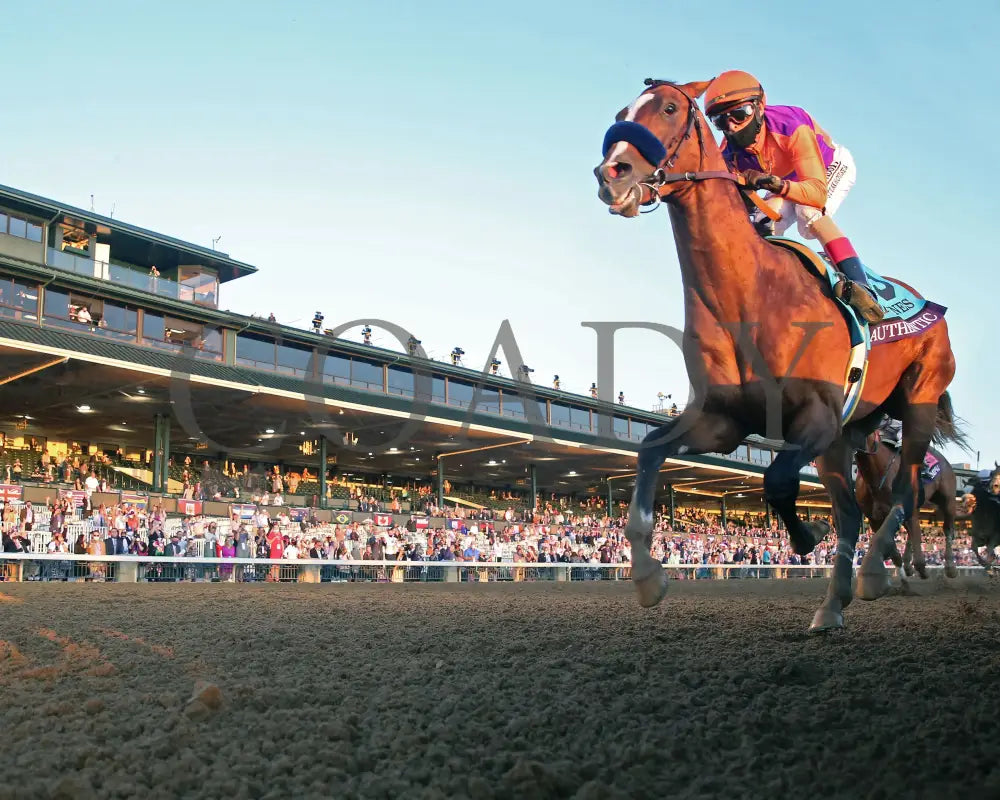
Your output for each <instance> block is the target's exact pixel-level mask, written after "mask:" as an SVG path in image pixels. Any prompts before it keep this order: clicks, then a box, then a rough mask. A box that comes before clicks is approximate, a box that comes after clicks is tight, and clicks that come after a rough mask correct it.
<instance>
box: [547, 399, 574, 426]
mask: <svg viewBox="0 0 1000 800" xmlns="http://www.w3.org/2000/svg"><path fill="white" fill-rule="evenodd" d="M569 420H570V414H569V406H564V405H561V404H560V403H553V404H552V422H551V424H552V425H558V426H559V427H562V428H568V427H569Z"/></svg>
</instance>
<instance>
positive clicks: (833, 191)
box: [756, 144, 858, 239]
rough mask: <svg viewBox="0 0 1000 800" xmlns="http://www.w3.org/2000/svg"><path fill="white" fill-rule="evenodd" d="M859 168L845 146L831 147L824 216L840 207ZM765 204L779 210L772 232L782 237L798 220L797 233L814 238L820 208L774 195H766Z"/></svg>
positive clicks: (807, 237) (820, 212) (830, 215)
mask: <svg viewBox="0 0 1000 800" xmlns="http://www.w3.org/2000/svg"><path fill="white" fill-rule="evenodd" d="M857 176H858V171H857V169H856V167H855V166H854V158H853V156H851V153H850V151H849V150H848V149H847V148H846V147H841V146H840V145H839V144H834V146H833V161H832V162H830V166H829V168H828V169H827V171H826V215H827V216H828V217H832V216H833V213H834V212H835V211H836V210H837V209H838V208H840V204H841V203H843V202H844V198H845V197H847V193H848V192H849V191H851V187H852V186H854V181H855V180H856V179H857ZM765 199H766V200H767V203H768V205H769V206H771V208H773V209H774V210H775V211H780V212H781V219H779V220H778V221H777V222H775V223H774V233H775V234H776V235H777V236H781V235H782V234H784V232H785V231H787V230H788V229H789V228H790V227H792V223H796V222H797V223H798V227H799V235H800V236H801V237H802V238H803V239H815V238H816V235H815V234H814V233H813V232H812V224H813V222H815V221H816V220H817V219H819V218H820V217H821V216H823V213H824V212H823V211H822V210H821V209H818V208H813V207H812V206H802V205H798V204H796V203H792V202H790V201H788V200H786V199H785V198H783V197H778V196H777V195H768V196H767V197H766V198H765ZM763 216H764V215H763V213H762V212H760V211H758V212H757V216H756V219H758V220H759V219H761V218H763Z"/></svg>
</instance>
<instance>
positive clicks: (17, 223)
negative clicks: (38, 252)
mask: <svg viewBox="0 0 1000 800" xmlns="http://www.w3.org/2000/svg"><path fill="white" fill-rule="evenodd" d="M0 233H6V234H8V235H9V236H16V237H18V238H19V239H27V240H28V241H29V242H41V241H42V226H41V224H39V223H37V222H33V221H32V220H30V219H28V218H27V217H22V216H20V215H18V214H12V213H10V212H9V211H5V212H3V213H0Z"/></svg>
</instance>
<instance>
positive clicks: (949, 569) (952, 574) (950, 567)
mask: <svg viewBox="0 0 1000 800" xmlns="http://www.w3.org/2000/svg"><path fill="white" fill-rule="evenodd" d="M944 575H945V577H946V578H957V577H958V567H956V566H955V565H954V564H946V565H945V568H944Z"/></svg>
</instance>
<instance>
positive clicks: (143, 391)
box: [136, 386, 146, 394]
mask: <svg viewBox="0 0 1000 800" xmlns="http://www.w3.org/2000/svg"><path fill="white" fill-rule="evenodd" d="M136 391H137V392H138V393H139V394H146V390H145V389H143V388H142V387H141V386H140V387H139V388H138V389H136Z"/></svg>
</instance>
